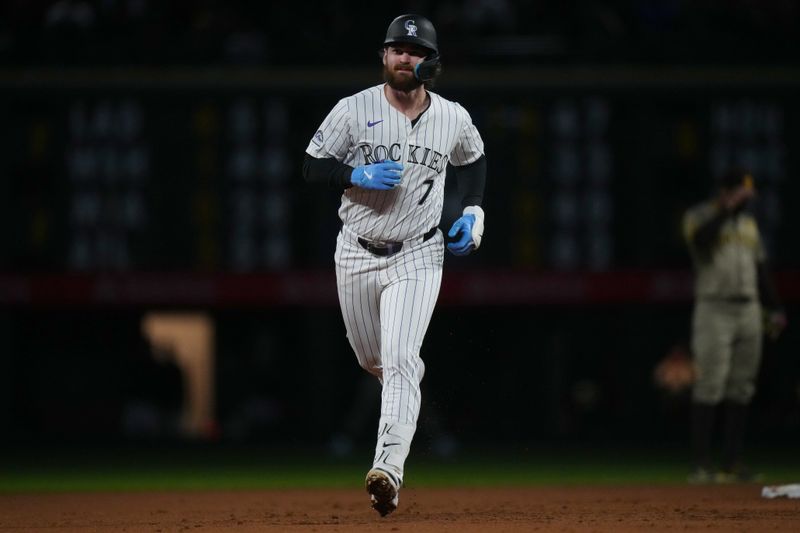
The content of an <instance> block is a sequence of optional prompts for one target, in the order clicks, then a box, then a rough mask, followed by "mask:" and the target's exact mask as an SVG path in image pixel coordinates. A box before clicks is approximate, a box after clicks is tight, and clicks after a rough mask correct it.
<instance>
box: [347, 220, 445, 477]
mask: <svg viewBox="0 0 800 533" xmlns="http://www.w3.org/2000/svg"><path fill="white" fill-rule="evenodd" d="M334 259H335V262H336V279H337V284H338V290H339V304H340V306H341V309H342V317H343V318H344V323H345V327H346V329H347V338H348V339H349V340H350V345H351V346H352V347H353V351H354V352H355V354H356V357H357V358H358V362H359V364H360V365H361V367H362V368H364V369H365V370H366V371H368V372H370V373H371V374H373V375H375V376H376V377H377V378H378V379H379V380H381V383H382V385H383V388H382V393H381V427H379V430H378V437H379V439H378V440H379V442H378V447H379V448H380V447H381V445H382V444H381V440H382V438H383V437H382V436H383V435H391V434H395V435H402V438H401V439H400V440H401V441H403V442H402V443H401V444H402V446H401V447H402V448H405V449H404V450H402V451H403V452H404V453H402V457H396V458H394V460H395V462H398V461H399V462H400V464H399V465H395V467H396V470H399V472H398V474H399V475H400V476H402V471H403V465H402V463H403V461H404V459H405V455H406V454H407V453H408V446H410V441H411V438H412V437H413V433H414V430H415V429H416V424H417V418H418V416H419V410H420V400H421V393H420V388H419V385H420V382H421V381H422V377H423V375H424V374H425V363H423V361H422V359H421V358H420V355H419V353H420V349H421V347H422V341H423V339H424V337H425V332H426V331H427V329H428V325H429V324H430V320H431V316H432V315H433V309H434V307H435V305H436V299H437V298H438V296H439V288H440V286H441V281H442V263H443V260H444V237H443V235H442V232H441V231H438V230H437V231H436V233H435V235H434V236H433V237H431V238H430V239H428V240H427V241H424V242H421V243H418V244H412V245H409V244H406V245H404V246H403V249H402V250H400V251H399V252H397V253H396V254H394V255H391V256H389V257H379V256H376V255H373V254H372V253H370V252H368V251H367V250H365V249H364V248H363V247H362V246H361V245H360V244H359V243H358V240H357V236H356V235H354V234H353V233H352V232H350V231H349V230H347V229H346V228H343V229H342V231H340V232H339V236H338V238H337V241H336V254H335V256H334ZM387 424H389V425H395V426H396V429H395V430H394V431H392V430H391V428H390V430H389V431H387V427H386V426H387ZM385 444H386V443H384V445H385ZM389 445H391V444H389ZM378 451H380V450H378ZM400 451H401V450H398V452H400ZM378 455H379V453H378V452H376V462H377V461H378Z"/></svg>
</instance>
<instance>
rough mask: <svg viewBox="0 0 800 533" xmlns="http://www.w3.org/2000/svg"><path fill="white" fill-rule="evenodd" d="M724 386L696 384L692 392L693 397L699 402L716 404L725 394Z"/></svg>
mask: <svg viewBox="0 0 800 533" xmlns="http://www.w3.org/2000/svg"><path fill="white" fill-rule="evenodd" d="M724 393H725V390H724V388H723V387H722V386H719V387H717V386H696V387H695V389H694V391H693V392H692V399H693V400H694V401H695V402H697V403H703V404H712V405H716V404H718V403H719V402H721V401H722V398H723V397H724V396H725V394H724Z"/></svg>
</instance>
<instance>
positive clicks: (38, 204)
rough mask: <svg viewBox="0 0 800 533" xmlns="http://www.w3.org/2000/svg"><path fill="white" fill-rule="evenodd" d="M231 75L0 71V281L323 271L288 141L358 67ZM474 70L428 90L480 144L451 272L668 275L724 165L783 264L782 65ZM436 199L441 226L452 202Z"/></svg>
mask: <svg viewBox="0 0 800 533" xmlns="http://www.w3.org/2000/svg"><path fill="white" fill-rule="evenodd" d="M234 74H236V75H234ZM234 74H231V73H227V72H225V71H219V72H214V73H210V74H209V73H208V72H205V71H191V70H190V71H176V70H167V71H157V72H138V73H127V74H124V75H120V73H119V72H117V71H92V72H83V73H70V74H63V73H59V72H53V71H39V72H33V73H24V72H23V73H20V72H5V73H3V74H2V75H0V94H2V99H1V100H0V111H1V113H2V117H3V120H2V121H1V122H0V173H1V174H2V182H0V217H2V221H3V223H2V226H1V227H0V236H2V247H0V263H1V264H2V268H0V270H2V271H7V272H8V271H11V272H67V273H92V272H151V271H156V272H164V271H177V272H187V271H191V272H211V273H226V272H231V273H253V272H265V271H269V272H274V271H277V272H280V271H288V270H292V269H305V268H311V269H314V268H320V267H322V268H328V267H329V266H330V263H331V261H332V253H333V245H334V243H333V239H334V237H335V235H336V232H337V231H338V224H339V223H338V219H337V217H336V208H337V205H338V195H337V194H336V193H335V192H333V191H328V190H324V188H321V187H312V186H309V185H306V184H305V183H304V182H303V180H302V177H301V174H300V170H301V166H302V159H303V155H304V150H305V147H306V145H307V143H308V139H309V138H310V136H311V135H312V134H313V132H314V131H315V130H316V128H317V126H318V125H319V123H320V122H321V121H322V119H323V118H324V117H325V115H326V114H327V112H328V111H329V110H330V108H331V107H332V106H333V105H334V104H335V102H336V101H337V100H338V99H339V98H341V97H343V96H346V95H348V94H351V93H353V92H355V91H357V90H360V89H362V88H364V87H366V86H367V85H369V84H372V83H376V82H377V80H376V79H375V76H374V74H375V73H373V72H363V73H361V74H360V75H357V76H355V77H354V78H353V79H355V80H363V81H364V83H363V84H359V85H356V84H355V82H352V81H348V82H345V81H342V80H338V79H336V80H333V81H331V79H329V78H326V76H325V74H326V73H324V72H305V73H301V74H298V73H297V72H295V73H284V75H280V74H275V73H269V72H252V73H250V74H249V75H244V74H242V73H234ZM745 74H747V75H745ZM484 78H486V77H485V76H484ZM488 78H489V79H490V81H483V82H481V83H474V82H473V80H472V78H470V76H469V75H468V74H463V73H458V72H455V73H453V78H452V80H451V81H448V78H447V77H445V78H444V79H443V80H442V82H441V86H440V87H437V89H436V90H437V91H439V92H440V93H441V94H442V95H444V96H446V97H448V98H451V99H454V100H457V101H459V102H461V103H462V104H463V105H464V106H465V107H466V108H467V110H469V111H470V113H471V114H472V116H473V120H474V121H475V123H476V124H477V126H478V127H479V129H480V131H481V132H482V134H483V137H484V140H485V142H486V153H487V157H488V162H489V178H488V184H487V193H486V203H485V207H486V210H487V233H486V236H487V238H486V240H485V242H484V247H483V248H482V250H481V254H478V255H476V256H475V257H474V258H472V259H471V260H470V265H472V266H475V265H477V266H480V267H506V266H508V267H514V268H536V269H547V270H553V271H566V272H570V271H572V272H577V271H592V272H603V271H613V270H620V269H637V268H664V267H667V268H669V267H687V266H688V257H687V255H686V253H685V251H684V248H683V243H682V242H681V236H680V224H679V222H680V215H681V213H682V212H683V210H684V209H685V208H686V207H688V206H689V205H690V204H692V203H695V202H697V201H700V200H701V199H703V198H704V197H706V196H707V195H708V193H709V191H710V184H711V181H710V177H711V175H712V174H713V173H715V172H717V171H720V170H721V169H723V168H724V167H725V166H727V165H729V164H731V163H739V164H744V165H747V166H749V167H751V168H753V169H754V171H755V174H756V178H757V180H758V187H759V191H760V193H761V194H760V202H759V206H758V210H759V211H758V214H759V216H760V218H761V221H762V225H763V228H764V232H765V236H766V238H767V241H768V244H769V248H770V250H771V252H772V255H773V257H775V258H776V260H777V261H778V262H779V264H781V265H784V266H790V267H791V266H794V267H796V266H797V265H798V264H800V251H798V247H797V246H792V245H791V243H792V242H793V238H794V235H795V231H794V230H795V229H797V228H798V215H797V214H795V213H793V212H792V210H790V209H789V206H788V203H787V201H788V200H787V199H788V198H792V197H796V194H792V193H797V192H798V185H797V184H796V182H797V180H792V179H791V176H792V175H793V173H794V172H796V169H797V168H798V166H797V163H796V156H795V155H794V153H793V151H792V150H790V149H789V147H790V146H792V145H794V144H796V143H797V141H800V119H799V113H798V104H797V103H796V101H795V99H794V98H792V94H793V91H795V90H796V89H797V88H798V87H797V85H798V84H800V83H799V82H798V80H797V76H796V75H795V74H794V73H793V72H790V73H789V74H785V73H784V74H783V76H782V77H776V78H775V79H774V80H772V81H771V80H770V79H764V77H763V76H760V73H758V72H749V73H748V72H745V73H744V74H741V73H740V77H739V78H736V77H731V76H728V77H726V76H723V75H720V74H719V73H718V74H717V75H715V76H712V74H705V75H701V76H693V75H691V73H686V72H683V73H681V72H666V73H661V74H659V75H657V76H653V74H652V72H650V73H649V74H648V73H647V72H637V71H633V72H627V71H623V72H616V71H603V70H596V71H590V72H583V73H582V74H581V73H578V74H576V72H573V71H566V70H560V71H556V72H542V73H536V72H527V73H523V74H519V73H516V74H515V73H514V72H510V71H508V72H507V71H499V72H498V73H497V75H496V76H489V77H488ZM448 83H449V85H448ZM450 181H451V182H452V180H450ZM447 191H448V196H447V200H446V205H445V212H444V216H443V223H442V225H443V226H446V225H449V223H450V222H451V221H452V220H453V219H454V218H455V217H456V216H457V214H458V211H459V205H458V199H457V197H456V195H455V187H454V185H453V184H452V183H450V182H449V184H448V188H447Z"/></svg>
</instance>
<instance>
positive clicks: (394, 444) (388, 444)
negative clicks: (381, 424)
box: [383, 442, 400, 448]
mask: <svg viewBox="0 0 800 533" xmlns="http://www.w3.org/2000/svg"><path fill="white" fill-rule="evenodd" d="M389 446H400V443H399V442H384V443H383V447H384V448H388V447H389Z"/></svg>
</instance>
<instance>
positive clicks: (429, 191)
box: [417, 180, 433, 205]
mask: <svg viewBox="0 0 800 533" xmlns="http://www.w3.org/2000/svg"><path fill="white" fill-rule="evenodd" d="M422 183H425V184H427V185H428V190H427V191H425V194H423V195H422V198H420V201H419V203H418V204H417V205H422V204H424V203H425V200H427V199H428V195H429V194H430V193H431V189H433V180H425V181H423V182H422Z"/></svg>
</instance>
